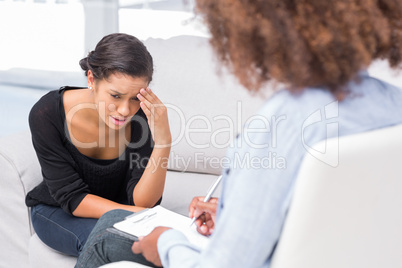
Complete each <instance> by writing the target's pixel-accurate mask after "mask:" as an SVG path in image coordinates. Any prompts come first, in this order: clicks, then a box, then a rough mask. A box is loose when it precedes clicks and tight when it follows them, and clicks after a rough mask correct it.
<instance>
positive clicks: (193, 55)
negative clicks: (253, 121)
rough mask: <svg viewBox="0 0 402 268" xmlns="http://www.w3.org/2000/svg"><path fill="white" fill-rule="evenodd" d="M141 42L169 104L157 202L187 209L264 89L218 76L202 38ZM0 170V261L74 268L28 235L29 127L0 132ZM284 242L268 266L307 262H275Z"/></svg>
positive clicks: (34, 79)
mask: <svg viewBox="0 0 402 268" xmlns="http://www.w3.org/2000/svg"><path fill="white" fill-rule="evenodd" d="M145 45H146V46H147V47H148V49H149V51H150V52H151V54H152V56H153V58H154V61H155V74H154V81H153V82H152V84H151V88H153V90H154V91H155V92H156V93H157V94H158V96H159V97H160V99H161V100H163V102H164V103H165V104H166V106H167V107H168V110H169V121H170V125H171V131H172V135H173V147H172V151H171V159H170V162H169V171H168V174H167V182H166V188H165V192H164V195H163V201H162V205H163V206H165V207H166V208H169V209H171V210H173V211H176V212H179V213H182V214H186V212H187V206H188V203H189V202H190V200H191V199H192V197H193V196H196V195H203V194H205V192H206V191H207V189H208V187H209V185H210V184H211V183H212V181H213V180H214V178H216V176H217V175H218V174H219V173H220V171H221V166H220V164H219V161H220V160H221V159H222V158H223V157H224V155H225V152H226V148H227V147H228V145H229V143H230V141H231V140H232V139H233V138H234V137H235V136H236V134H237V133H238V132H240V130H241V128H242V126H243V124H244V123H246V121H247V119H248V118H250V116H251V115H252V114H253V113H254V112H255V111H256V110H257V109H258V108H259V107H260V106H261V105H262V103H263V102H264V101H265V99H266V97H267V96H268V95H269V92H265V93H264V94H263V96H260V95H258V96H250V95H249V94H248V93H247V92H246V91H245V90H244V89H243V88H242V87H241V86H239V84H238V83H237V81H236V79H235V78H234V77H233V76H231V75H228V74H227V73H226V71H225V70H222V72H221V75H220V76H217V75H216V70H217V65H216V60H215V59H214V57H213V53H212V51H211V49H210V48H209V44H208V41H207V40H206V39H204V38H200V37H188V36H181V37H175V38H171V39H168V40H161V39H149V40H147V41H145ZM78 60H79V59H77V63H78ZM38 76H40V78H39V79H38ZM7 77H8V78H10V76H7ZM66 77H67V78H66ZM17 79H18V81H15V80H12V81H10V80H7V79H6V80H7V81H6V83H7V84H13V83H16V84H18V83H19V84H22V85H23V84H24V81H22V80H24V79H25V81H30V82H29V83H31V84H32V83H35V85H34V86H35V87H39V88H40V87H42V88H44V89H46V90H48V89H50V88H54V89H56V88H58V87H59V86H62V85H65V84H69V85H81V86H85V85H86V84H85V79H83V77H82V74H75V75H73V74H68V76H63V75H62V74H61V75H59V76H58V80H54V75H53V74H48V75H47V74H46V73H40V74H38V73H34V74H32V73H30V72H28V71H24V72H22V73H20V75H19V76H18V77H17ZM51 79H53V80H51ZM66 79H67V81H66ZM49 81H50V82H49ZM68 81H72V82H68ZM0 82H1V77H0ZM29 83H28V84H29ZM45 83H46V84H45ZM75 83H80V84H75ZM25 85H26V83H25ZM41 85H42V86H41ZM45 92H46V91H44V93H45ZM380 136H381V135H380ZM384 142H386V140H384ZM400 151H402V150H400ZM371 167H375V166H374V165H372V166H371ZM0 172H1V175H0V183H1V187H0V215H1V219H0V237H1V240H0V267H7V268H8V267H16V268H19V267H21V268H22V267H37V268H43V267H56V266H57V267H59V268H71V267H73V266H74V264H75V260H76V259H75V258H73V257H69V256H65V255H63V254H60V253H58V252H55V251H53V250H51V249H50V248H48V247H47V246H45V245H44V244H43V243H42V242H41V241H40V240H39V239H38V237H37V236H36V235H35V234H34V231H33V229H32V226H31V223H30V217H29V210H28V209H27V207H26V206H25V203H24V199H25V195H26V193H27V192H28V191H29V190H30V189H32V188H33V187H34V186H35V185H36V184H38V183H39V182H40V181H41V171H40V167H39V164H38V161H37V159H36V155H35V152H34V150H33V148H32V143H31V138H30V133H29V132H28V131H25V132H22V133H19V134H15V135H10V136H7V137H3V138H0ZM400 196H402V195H400ZM300 198H301V199H303V197H300ZM395 210H397V209H395ZM292 213H293V214H294V213H295V212H292V211H291V214H290V215H292ZM291 219H292V218H291ZM292 222H293V223H292ZM291 223H292V224H291ZM289 224H291V226H295V225H296V226H297V225H298V218H297V217H296V218H294V219H293V220H292V221H289ZM307 227H308V224H307ZM289 228H290V230H292V227H287V226H285V232H284V235H285V234H286V233H288V232H290V231H287V229H289ZM306 234H307V238H306V237H301V238H300V239H299V241H298V244H297V245H300V246H303V245H304V243H308V242H309V241H308V238H309V236H308V233H306ZM286 237H287V238H286V239H284V240H283V241H291V239H292V237H290V238H289V235H287V236H286ZM399 241H401V240H399ZM346 242H347V240H346ZM282 244H284V246H282ZM289 244H292V243H291V242H286V243H285V242H283V243H282V242H281V243H280V244H279V247H278V252H284V253H281V255H278V256H284V257H281V258H279V257H278V258H277V259H276V263H278V264H277V266H276V267H275V268H277V267H310V268H311V267H313V266H297V265H294V263H293V266H291V265H289V266H285V265H283V266H282V264H281V263H282V262H284V260H287V259H289V256H292V254H293V253H294V251H297V250H298V249H299V248H296V249H295V250H294V251H291V250H289V251H288V248H289V247H288V246H286V245H289ZM282 248H284V249H282ZM315 249H317V247H315V248H314V247H313V248H312V250H311V251H310V255H309V256H311V253H312V252H313V253H314V250H315ZM321 249H322V251H317V254H320V255H321V254H322V256H325V255H324V254H323V252H325V247H321ZM289 254H290V255H289ZM351 254H353V253H351ZM299 256H300V255H299ZM306 256H307V255H306ZM368 257H371V256H368ZM296 264H297V263H296ZM314 267H329V266H326V265H321V266H314ZM334 267H335V266H334ZM337 267H341V266H337ZM348 267H358V266H348ZM399 267H402V266H401V265H400V266H399Z"/></svg>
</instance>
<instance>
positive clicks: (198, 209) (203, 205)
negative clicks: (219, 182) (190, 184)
mask: <svg viewBox="0 0 402 268" xmlns="http://www.w3.org/2000/svg"><path fill="white" fill-rule="evenodd" d="M217 204H218V198H211V199H210V200H209V201H208V202H204V197H200V196H199V197H194V198H193V200H192V201H191V203H190V206H189V217H190V218H193V217H199V216H200V215H201V214H203V213H209V214H211V215H212V216H215V214H216V208H217Z"/></svg>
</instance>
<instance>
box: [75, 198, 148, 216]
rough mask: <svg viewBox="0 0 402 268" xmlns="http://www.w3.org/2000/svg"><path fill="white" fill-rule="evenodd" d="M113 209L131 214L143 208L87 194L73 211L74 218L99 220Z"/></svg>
mask: <svg viewBox="0 0 402 268" xmlns="http://www.w3.org/2000/svg"><path fill="white" fill-rule="evenodd" d="M113 209H124V210H129V211H132V212H138V211H140V210H143V209H144V208H143V207H138V206H130V205H123V204H119V203H116V202H113V201H111V200H108V199H106V198H103V197H100V196H97V195H93V194H87V195H86V196H85V197H84V199H82V201H81V203H80V204H79V205H78V207H77V208H76V209H75V210H74V211H73V215H74V216H76V217H85V218H95V219H99V218H100V217H101V216H102V215H103V214H104V213H106V212H108V211H110V210H113Z"/></svg>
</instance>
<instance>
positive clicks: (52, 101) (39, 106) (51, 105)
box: [30, 90, 60, 116]
mask: <svg viewBox="0 0 402 268" xmlns="http://www.w3.org/2000/svg"><path fill="white" fill-rule="evenodd" d="M59 100H60V90H52V91H49V92H48V93H46V94H45V95H43V96H42V97H41V98H40V99H39V100H38V101H37V102H36V103H35V105H34V106H33V107H32V109H31V112H30V116H34V115H35V114H38V113H40V114H41V115H43V114H48V113H52V112H54V111H55V110H56V109H57V103H58V101H59Z"/></svg>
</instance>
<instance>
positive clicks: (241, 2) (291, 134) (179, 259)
mask: <svg viewBox="0 0 402 268" xmlns="http://www.w3.org/2000/svg"><path fill="white" fill-rule="evenodd" d="M197 9H198V12H199V13H200V14H201V15H202V16H203V17H204V19H205V21H206V23H207V25H208V27H209V29H210V31H211V34H212V38H211V44H212V47H213V48H214V49H215V52H216V53H217V55H218V57H219V58H220V60H221V61H222V62H223V64H224V65H226V66H227V67H228V68H229V69H230V70H231V71H232V72H233V73H234V75H235V76H236V77H237V78H238V79H239V81H240V83H241V84H243V85H244V86H245V87H246V88H247V89H248V90H250V91H254V92H257V91H259V90H260V89H262V88H264V86H266V84H267V82H268V81H271V80H272V81H275V82H277V83H276V84H278V85H281V86H283V89H282V90H278V91H277V92H276V93H275V94H274V95H273V96H272V97H270V98H269V99H268V100H267V102H266V104H265V105H264V106H263V107H262V108H261V109H260V111H259V112H258V116H260V117H263V118H266V119H267V120H268V122H269V120H270V119H272V118H279V117H282V118H283V120H282V121H281V123H280V124H279V125H277V126H276V129H275V132H274V133H273V132H272V131H271V129H270V128H269V125H270V124H268V126H267V125H265V126H264V125H263V124H261V122H259V121H257V120H254V121H252V122H250V124H248V125H246V126H245V130H244V132H243V134H242V135H240V136H239V137H238V138H237V139H236V140H235V141H234V143H233V146H231V149H230V151H229V152H228V157H229V158H230V159H232V161H231V162H230V163H229V165H228V167H227V169H226V170H224V172H223V174H224V175H223V189H222V193H221V198H220V199H219V202H217V200H216V199H213V200H212V201H211V202H208V203H204V202H202V198H194V199H193V202H192V203H191V204H190V217H193V216H194V217H198V218H197V221H196V225H197V226H198V230H199V232H201V233H202V234H206V235H211V236H210V242H209V244H208V247H207V248H206V249H204V250H200V249H199V248H197V247H196V246H194V245H191V244H190V243H189V241H188V240H187V239H186V238H185V236H184V235H183V234H181V233H180V232H179V231H177V230H172V229H168V228H165V227H158V228H156V229H155V230H154V231H153V232H152V233H150V234H149V235H148V236H145V237H143V238H141V239H140V241H139V242H135V243H134V244H133V246H132V251H133V252H135V253H136V254H139V253H142V254H143V255H144V256H145V258H146V259H147V260H149V261H151V262H153V263H154V264H156V265H161V264H162V265H163V266H164V267H186V268H188V267H231V268H233V267H254V268H255V267H269V266H270V263H271V258H272V256H273V253H274V251H275V246H276V244H277V242H278V240H279V237H280V234H281V230H282V226H283V223H284V221H285V219H286V214H287V211H288V208H289V204H290V200H291V198H292V192H293V187H294V183H295V180H296V178H297V174H298V171H299V168H300V164H301V162H302V159H303V157H304V155H305V154H306V149H305V145H306V144H307V145H309V146H311V145H313V144H315V143H317V142H320V141H323V140H325V139H327V138H331V137H338V136H343V135H350V134H354V133H362V132H366V131H370V130H375V129H379V128H384V127H387V126H392V125H397V124H401V123H402V90H401V89H400V88H397V87H395V86H393V85H390V84H387V83H386V82H383V81H381V80H378V79H375V78H373V77H370V76H369V74H368V72H367V71H366V69H367V68H368V66H369V65H370V64H371V63H372V62H373V61H374V60H376V59H386V60H388V61H389V63H390V65H391V67H400V66H401V63H402V23H401V18H402V1H400V0H364V1H362V0H336V1H322V0H261V1H251V0H220V1H216V0H197ZM315 115H318V117H319V118H321V121H320V122H319V123H316V124H312V123H311V122H316V121H317V117H314V116H315ZM264 128H266V129H264ZM254 129H258V132H253V131H248V130H254ZM264 130H265V131H264ZM244 140H248V141H250V140H252V141H253V144H256V145H258V146H252V145H250V144H249V143H247V142H244ZM274 154H275V155H276V156H278V157H281V158H282V159H285V160H286V165H285V166H281V167H280V166H272V167H267V166H266V165H264V161H263V160H264V159H265V158H266V157H267V156H268V155H274ZM245 156H247V157H248V159H251V160H250V161H252V162H253V163H252V165H251V163H249V164H250V166H249V168H243V166H244V165H240V166H239V165H236V159H243V157H245ZM256 160H260V161H256ZM258 163H260V165H258ZM228 170H230V172H228ZM362 183H363V182H362ZM119 214H120V215H123V213H122V212H120V213H117V212H110V214H105V215H104V217H102V218H101V219H100V220H99V223H98V225H97V227H96V228H95V229H94V230H93V232H92V234H91V238H90V241H91V243H89V244H90V245H97V247H93V248H92V249H91V248H85V249H84V251H83V254H82V257H80V259H79V261H82V262H79V264H81V263H84V260H85V259H84V258H85V256H88V257H86V260H91V262H92V263H95V261H94V259H95V257H94V256H92V258H90V257H89V256H91V254H90V253H92V254H94V255H98V256H99V255H100V256H99V257H100V258H99V259H98V260H102V258H103V257H104V256H112V255H114V252H112V251H109V252H99V251H97V248H99V247H101V246H102V245H108V244H109V243H110V241H111V240H107V239H104V238H103V237H102V236H96V235H95V234H100V233H101V232H102V230H101V227H102V226H103V227H106V226H108V224H111V223H113V218H111V217H110V216H116V215H119ZM98 228H99V229H98ZM115 243H116V242H115ZM115 247H116V248H119V249H120V250H121V251H125V252H126V254H127V255H126V258H127V259H128V258H129V256H130V252H129V251H130V250H129V249H128V248H125V246H124V245H116V244H115ZM108 249H110V250H112V249H113V248H111V247H108ZM88 252H90V253H88ZM101 254H103V255H101ZM103 259H105V258H103ZM79 267H81V266H79ZM83 267H95V266H92V265H86V266H85V265H83Z"/></svg>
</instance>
